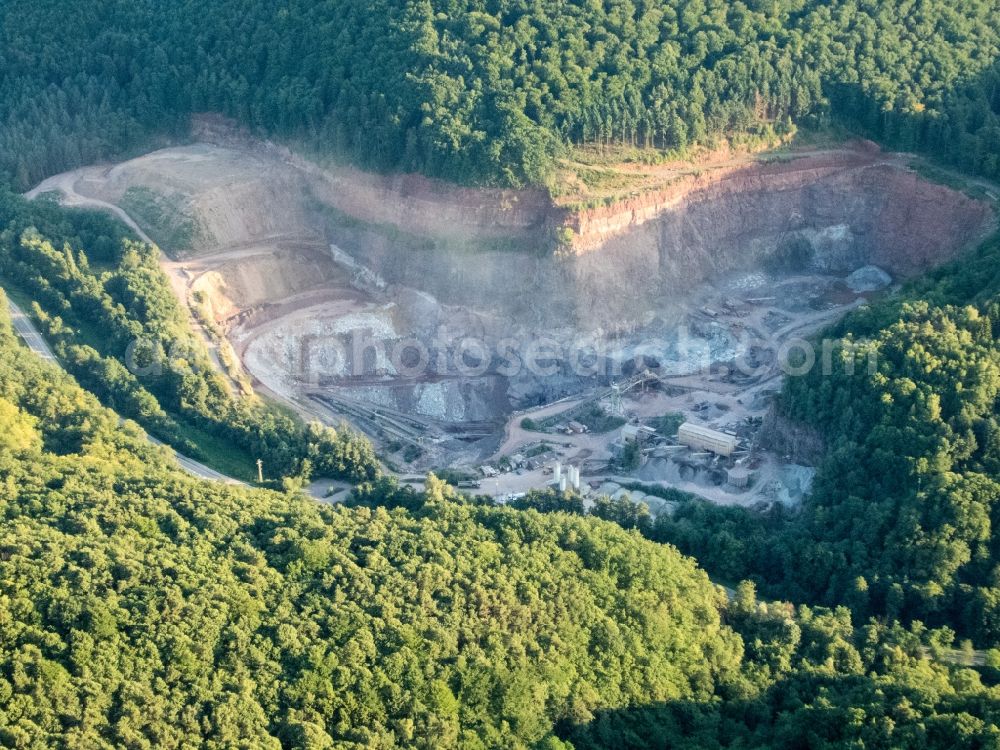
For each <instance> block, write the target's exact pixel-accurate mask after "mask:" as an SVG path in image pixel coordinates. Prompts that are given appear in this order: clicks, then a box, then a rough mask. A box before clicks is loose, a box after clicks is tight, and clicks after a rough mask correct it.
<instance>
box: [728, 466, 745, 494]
mask: <svg viewBox="0 0 1000 750" xmlns="http://www.w3.org/2000/svg"><path fill="white" fill-rule="evenodd" d="M750 477H751V472H750V470H749V469H747V468H745V467H743V466H734V467H733V468H732V469H730V470H729V471H728V472H727V473H726V480H727V481H728V482H729V484H730V485H731V486H733V487H735V488H736V489H740V490H744V489H746V488H747V487H749V486H750Z"/></svg>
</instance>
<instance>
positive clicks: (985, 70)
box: [0, 0, 1000, 188]
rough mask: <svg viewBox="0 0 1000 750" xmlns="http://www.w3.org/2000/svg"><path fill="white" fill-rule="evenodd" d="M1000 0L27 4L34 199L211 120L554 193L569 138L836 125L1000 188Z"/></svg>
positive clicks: (9, 149)
mask: <svg viewBox="0 0 1000 750" xmlns="http://www.w3.org/2000/svg"><path fill="white" fill-rule="evenodd" d="M998 15H1000V6H998V4H997V2H996V0H900V1H896V2H880V1H877V0H832V1H831V0H746V1H745V2H741V1H733V0H667V2H647V1H646V0H609V1H608V2H567V1H566V0H539V1H537V2H524V1H523V0H519V1H513V2H506V1H504V2H483V1H482V0H476V1H475V2H457V1H455V0H452V1H451V2H431V0H409V1H408V2H400V3H394V2H386V1H385V0H374V2H363V3H357V2H350V1H349V0H341V1H339V2H331V1H329V0H324V1H321V2H314V1H313V0H258V1H257V2H253V3H245V2H232V0H211V1H209V0H115V1H113V2H101V3H83V2H77V1H76V0H73V1H72V2H65V0H11V2H7V3H5V4H4V6H3V7H2V8H0V171H5V172H7V173H8V175H9V179H10V180H12V181H13V182H14V184H15V185H16V186H18V187H20V188H26V187H27V186H29V185H30V184H33V183H34V182H36V181H38V180H39V179H40V178H41V177H42V176H47V175H50V174H54V173H56V172H60V171H63V170H65V169H67V168H69V167H73V166H77V165H80V164H83V163H92V162H94V161H97V160H100V159H102V158H106V157H108V156H111V155H115V154H121V153H123V152H128V151H129V150H131V149H136V148H139V147H140V146H147V145H149V144H150V143H152V142H155V141H156V139H157V138H158V137H163V136H174V135H178V134H180V133H182V132H184V131H185V129H186V126H187V121H188V117H189V115H190V114H191V113H193V112H222V113H224V114H226V115H228V116H230V117H232V118H234V119H236V120H237V121H239V122H241V123H243V124H245V125H246V126H248V127H250V128H252V129H253V130H255V131H257V132H259V133H262V134H267V135H273V136H277V137H280V138H282V139H284V140H286V141H294V142H299V143H302V144H303V145H305V146H307V147H309V148H312V149H315V150H317V151H319V152H321V153H326V154H331V155H334V156H337V157H340V158H344V159H348V160H351V161H353V162H355V163H357V164H359V165H361V166H364V167H368V168H376V169H384V170H396V171H418V172H423V173H425V174H428V175H433V176H439V177H445V178H448V179H452V180H456V181H459V182H464V183H483V184H500V185H519V184H524V183H539V182H544V181H545V179H546V177H547V176H548V175H549V174H550V172H551V170H552V168H553V166H554V164H555V160H556V158H557V157H558V156H559V155H560V154H561V153H563V152H564V151H565V149H566V148H567V146H568V145H570V144H580V143H617V144H629V145H639V146H645V145H650V146H656V147H659V148H667V149H678V150H683V149H685V148H686V147H688V146H689V145H691V144H693V143H710V142H711V141H712V140H713V139H714V138H716V137H719V136H722V135H726V134H732V133H734V132H735V133H739V132H746V133H754V132H761V131H764V130H768V129H770V130H771V131H776V132H782V131H784V130H786V129H787V128H788V127H789V125H790V124H792V123H794V124H804V125H812V126H815V127H824V126H827V125H830V124H839V125H841V126H845V127H847V128H850V129H851V130H853V131H855V132H857V133H859V134H864V135H867V136H869V137H872V138H875V139H877V140H879V141H881V142H883V143H885V144H887V145H889V146H890V147H892V148H894V149H897V150H905V151H912V150H918V151H923V152H926V153H929V154H932V155H934V156H936V157H939V158H941V159H943V160H945V161H948V162H951V163H952V164H954V165H957V166H959V167H961V168H962V169H964V170H967V171H971V172H976V173H980V174H983V175H988V176H993V177H996V176H998V175H1000V160H998V159H1000V157H998V155H997V154H998V153H1000V114H998V113H1000V85H998V84H1000V67H998V65H997V60H998V52H1000V24H998V23H997V17H998Z"/></svg>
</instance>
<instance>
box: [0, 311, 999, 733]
mask: <svg viewBox="0 0 1000 750" xmlns="http://www.w3.org/2000/svg"><path fill="white" fill-rule="evenodd" d="M0 297H2V295H0ZM3 301H4V300H3V299H2V298H0V302H3ZM5 309H6V306H5V305H0V310H5ZM5 317H6V315H5V313H2V312H0V486H2V487H3V493H2V494H0V745H2V746H4V747H9V748H18V749H20V748H26V749H32V750H33V749H35V748H38V749H39V750H41V749H45V750H48V749H49V748H80V747H87V748H91V747H93V748H101V747H108V748H110V747H134V748H154V747H155V748H172V747H192V746H203V747H215V748H223V747H236V746H238V747H244V748H275V749H277V748H280V747H285V748H333V747H337V748H350V747H356V748H361V747H376V748H390V747H398V746H406V747H418V748H428V750H430V749H431V748H434V749H437V748H477V747H481V748H486V747H507V748H527V747H543V748H549V749H550V750H556V749H558V748H562V749H563V750H565V749H566V748H570V747H578V748H590V747H618V748H642V747H663V746H665V745H669V746H671V747H692V748H693V747H698V748H711V747H736V746H739V747H761V748H763V747H775V746H785V747H803V746H806V745H805V743H809V746H813V747H820V746H823V747H845V748H846V747H859V746H860V745H859V744H858V743H859V742H862V741H863V742H865V743H870V744H866V745H865V746H872V747H875V746H878V747H893V748H926V747H940V748H955V747H968V748H973V747H986V746H989V745H990V744H991V743H994V742H995V741H996V736H997V729H996V725H997V723H998V722H1000V717H998V716H997V706H998V705H1000V703H998V701H997V698H998V695H997V691H998V688H994V687H990V686H989V684H990V683H991V682H992V681H993V680H994V679H995V678H996V677H998V676H1000V673H995V672H994V671H993V670H992V669H986V670H984V671H983V673H982V675H980V674H979V673H977V672H976V671H974V670H970V669H968V668H964V667H961V666H951V665H950V664H948V663H947V660H946V659H944V658H943V657H944V656H945V655H946V653H947V652H946V648H947V646H948V645H949V643H950V640H951V634H950V633H949V632H948V631H947V630H942V631H928V630H926V629H924V628H921V627H914V628H911V629H908V630H904V629H902V628H900V627H899V626H896V625H891V626H887V625H884V624H877V623H875V622H872V623H870V624H867V625H865V626H864V627H860V628H858V627H855V626H854V625H852V622H851V618H850V615H849V613H848V612H847V610H846V609H839V610H823V609H815V610H812V609H807V608H798V609H795V608H792V607H791V606H789V605H779V604H768V603H764V602H758V601H757V600H756V597H755V594H754V591H753V588H752V586H750V585H748V584H747V585H743V586H741V587H740V589H739V590H738V591H737V593H736V595H735V596H734V598H733V600H732V601H731V602H730V601H727V598H726V597H725V595H724V594H723V593H722V592H721V590H720V589H718V588H717V587H715V586H713V585H712V584H711V583H710V582H709V580H708V578H707V576H706V575H705V574H704V572H702V571H700V570H698V569H697V568H696V567H695V564H694V562H693V561H692V560H690V559H688V558H684V557H682V556H681V555H680V554H679V553H678V552H677V551H676V550H675V549H674V548H672V547H670V546H667V545H658V544H654V543H652V542H650V541H647V540H645V539H643V538H642V537H641V536H640V535H639V534H637V533H635V532H627V531H625V530H622V529H620V528H619V527H618V526H616V525H614V524H611V523H608V522H605V521H601V520H597V519H590V518H583V517H579V516H577V515H574V514H571V513H564V512H557V513H549V514H541V513H538V512H537V511H534V510H525V511H522V510H516V509H510V508H496V507H491V506H487V505H478V504H475V503H471V502H469V501H466V500H464V499H463V498H461V497H460V496H459V495H457V494H455V493H454V492H453V491H452V490H451V489H450V488H448V487H447V486H446V485H444V484H443V483H441V482H439V481H437V480H435V479H433V477H432V478H429V479H428V486H427V490H426V491H425V492H422V493H419V494H418V493H414V492H413V491H412V490H402V489H400V488H398V487H395V486H394V485H393V483H392V482H391V481H388V480H377V482H376V483H374V484H370V485H363V486H362V487H361V488H360V489H359V493H358V500H357V501H356V503H355V504H354V507H343V506H341V507H331V506H326V505H323V504H320V503H316V502H314V501H312V500H308V499H306V498H302V497H297V496H296V495H294V494H279V493H277V492H272V491H268V490H249V489H243V488H239V487H228V486H224V485H219V484H213V483H208V482H201V481H197V480H194V479H192V478H190V477H188V476H187V475H185V474H183V473H182V472H181V471H180V470H179V469H177V468H172V467H171V466H170V464H169V462H168V460H167V458H166V456H165V455H163V454H161V452H160V451H161V450H162V449H159V448H155V447H153V446H151V445H149V444H148V443H147V442H146V441H145V440H144V439H143V437H142V434H141V433H140V431H139V430H138V429H137V428H136V427H135V425H134V423H131V422H128V423H125V425H124V426H122V425H121V424H120V422H119V418H118V416H117V415H116V414H115V413H114V412H111V411H110V410H107V409H105V408H103V407H101V406H100V404H99V403H98V402H97V400H96V399H95V398H94V397H93V396H92V395H90V394H88V393H86V392H85V391H83V390H82V389H81V388H80V387H79V386H78V385H76V383H75V382H74V381H73V380H72V378H71V377H70V376H69V375H67V374H64V373H63V372H61V371H60V370H58V369H56V368H55V367H54V366H52V365H49V364H47V363H44V362H42V361H41V360H40V359H38V358H37V357H35V355H34V354H32V353H30V352H29V351H28V350H27V349H26V348H25V347H23V346H22V345H21V344H20V342H19V340H18V339H17V337H16V336H15V335H14V334H13V332H12V330H11V327H10V323H9V320H7V319H5ZM366 501H371V502H378V503H379V504H380V505H381V506H382V507H366V505H365V503H366ZM407 506H409V507H407ZM984 678H985V679H986V682H984Z"/></svg>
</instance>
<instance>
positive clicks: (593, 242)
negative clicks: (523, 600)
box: [34, 132, 993, 468]
mask: <svg viewBox="0 0 1000 750" xmlns="http://www.w3.org/2000/svg"><path fill="white" fill-rule="evenodd" d="M201 136H202V138H203V139H204V140H203V142H198V143H195V144H193V145H188V146H181V147H175V148H169V149H165V150H162V151H158V152H154V153H152V154H148V155H146V156H143V157H140V158H137V159H134V160H132V161H129V162H125V163H123V164H119V165H116V166H114V167H110V168H99V167H93V168H86V169H82V170H77V171H76V172H72V173H67V174H66V175H60V176H58V177H55V178H51V179H50V180H47V181H46V183H43V185H41V186H40V187H39V188H38V189H36V191H34V192H35V193H40V192H46V191H49V190H60V191H61V192H62V193H63V194H64V196H65V197H64V200H65V201H66V202H67V203H70V204H74V203H75V204H78V205H86V204H88V203H89V204H91V205H96V204H100V203H107V204H114V205H116V206H120V207H122V208H123V209H124V210H125V211H126V212H127V213H128V214H129V216H131V217H132V218H133V219H135V221H136V222H137V223H138V224H139V225H140V226H141V227H142V228H143V229H145V230H146V232H148V234H149V235H150V236H151V238H152V239H153V240H154V241H156V242H157V243H158V244H160V245H161V247H162V248H163V249H164V251H165V252H166V253H167V254H168V256H169V260H165V262H164V265H165V268H166V270H167V271H168V272H169V274H170V275H171V277H172V280H173V285H174V289H175V291H176V292H177V293H178V294H180V295H183V297H184V298H185V301H186V302H187V303H188V304H189V305H190V306H191V307H192V308H193V309H200V310H201V311H202V312H203V314H206V315H208V316H210V317H211V318H212V319H213V320H214V322H215V323H216V324H217V325H218V326H219V328H220V330H221V331H222V332H223V333H224V335H225V337H226V338H227V339H228V341H229V342H231V344H232V346H233V347H234V349H235V351H236V353H237V354H238V356H239V358H240V360H241V361H242V363H243V366H244V367H245V368H246V370H247V372H248V373H249V374H250V375H251V376H252V379H253V381H254V384H255V386H256V387H257V388H259V389H261V390H262V391H264V392H265V393H270V394H271V395H273V396H275V397H277V398H279V399H281V400H284V401H285V402H287V403H290V404H292V405H294V406H295V408H296V409H298V410H299V411H300V412H302V413H304V414H309V415H313V416H318V417H320V418H322V419H324V420H326V421H331V422H336V421H339V420H342V419H346V420H348V421H350V422H351V423H353V424H354V425H355V426H357V427H358V428H360V429H361V430H363V431H365V432H367V433H369V434H370V435H372V436H373V437H374V438H376V440H378V441H383V442H385V441H391V442H400V441H401V442H403V443H412V444H414V445H419V446H421V448H422V449H423V457H422V458H421V459H419V460H417V461H416V463H415V464H414V468H419V466H420V465H421V463H422V462H423V463H426V464H427V465H432V464H434V463H437V464H438V465H440V463H441V461H442V460H445V459H446V460H448V461H450V462H457V461H461V460H468V461H476V460H479V458H481V457H484V456H488V455H491V454H493V453H494V452H495V451H496V450H497V448H498V446H499V444H500V442H501V441H502V439H503V436H504V425H505V424H507V422H508V420H509V419H510V417H511V415H512V414H514V413H515V412H518V411H520V410H525V409H529V408H532V407H537V406H539V405H543V404H547V403H550V402H552V401H555V400H558V399H561V398H564V397H570V396H574V395H578V394H583V393H586V392H590V391H593V390H594V389H600V388H604V387H607V386H608V385H609V384H610V383H613V382H624V381H628V379H629V378H630V377H631V376H632V375H634V374H635V373H636V372H637V371H640V370H644V369H649V370H651V371H653V372H655V373H656V374H657V375H658V376H660V377H661V378H662V380H661V383H662V384H663V385H664V386H665V387H669V386H671V385H672V384H675V385H678V386H685V385H687V386H689V385H690V383H691V380H690V379H691V378H692V377H694V378H699V379H701V380H704V379H706V378H708V379H716V380H717V379H719V378H720V377H723V379H725V375H723V376H720V375H719V374H718V372H717V371H716V370H715V369H712V370H711V371H709V369H710V368H709V367H708V366H709V365H712V366H717V365H720V364H724V363H731V362H732V361H733V360H734V359H737V358H742V359H748V360H750V361H752V362H753V364H754V373H753V374H751V375H741V374H738V373H736V374H729V375H728V379H729V381H730V383H732V384H734V387H735V386H738V387H739V388H741V389H743V390H742V391H741V393H743V394H744V400H746V401H747V402H748V403H749V402H751V401H753V400H754V399H756V398H758V397H761V396H762V394H764V393H766V392H767V390H768V389H771V390H773V389H774V388H776V379H777V382H780V373H779V372H778V370H777V368H776V366H775V362H774V350H776V349H777V348H780V346H781V344H782V343H783V342H784V341H787V340H789V339H792V338H795V337H798V336H803V335H807V334H809V333H812V332H814V331H816V330H818V329H819V328H821V327H823V326H824V325H827V324H829V323H830V322H832V321H834V320H836V319H837V318H838V317H839V316H840V315H842V314H843V313H844V312H845V311H846V310H847V309H849V308H850V307H852V306H854V305H856V304H859V303H861V302H863V301H864V300H865V298H866V296H867V294H868V293H869V292H870V291H872V289H868V288H866V287H865V285H864V284H861V285H860V286H859V285H858V284H857V283H852V285H853V286H854V287H855V290H856V291H855V290H852V288H851V287H850V286H849V285H848V284H847V278H848V277H849V276H850V275H851V274H854V273H855V272H857V271H858V270H859V269H866V270H865V271H863V272H862V274H861V276H864V275H865V273H867V274H868V277H869V278H870V277H871V276H872V274H874V275H875V277H876V280H877V279H878V278H879V277H878V271H877V269H881V270H882V271H884V272H886V273H887V274H888V275H889V276H891V278H892V280H893V281H901V280H904V279H906V278H909V277H911V276H913V275H915V274H918V273H920V272H922V271H924V270H926V269H928V268H930V267H932V266H934V265H937V264H940V263H942V262H944V261H946V260H948V259H950V258H952V257H954V256H955V254H956V253H958V252H959V251H960V250H961V249H963V248H964V247H966V246H967V245H968V244H969V243H971V242H973V241H974V240H976V239H977V238H979V237H981V236H982V234H983V233H984V232H985V231H986V230H987V229H988V228H989V227H990V226H991V225H992V223H993V215H992V212H991V209H990V208H989V206H988V204H987V203H985V202H980V201H977V200H975V199H973V198H971V197H969V196H967V195H965V194H963V193H962V192H959V191H956V190H952V189H949V188H947V187H944V186H941V185H938V184H934V183H931V182H928V181H926V180H923V179H922V178H921V177H919V176H918V175H917V174H916V173H915V172H914V171H912V170H911V169H910V168H909V167H908V165H907V162H906V160H905V159H904V158H902V157H897V156H893V155H886V154H882V153H880V152H878V151H877V149H874V148H870V147H866V146H863V145H859V146H855V147H845V148H843V149H838V150H829V151H815V152H803V153H801V154H794V153H793V154H792V156H791V157H789V158H785V159H782V160H776V161H773V162H763V163H761V162H754V161H752V160H748V161H746V162H743V163H726V164H723V165H720V166H718V167H717V168H714V169H709V170H705V171H704V172H691V173H686V174H681V175H678V177H677V179H674V180H671V181H669V182H668V183H667V184H665V186H663V187H662V188H660V189H657V190H652V191H648V192H644V193H642V194H639V195H630V196H626V197H624V198H622V199H621V200H618V201H611V202H609V203H608V204H606V205H601V206H598V207H594V208H570V207H568V206H560V205H558V204H557V203H555V202H553V201H552V200H551V199H550V198H549V197H548V195H547V194H545V193H544V192H542V191H538V190H500V189H473V188H461V187H456V186H451V185H447V184H444V183H441V182H437V181H432V180H428V179H426V178H423V177H418V176H414V175H406V176H395V177H392V176H377V175H371V174H367V173H362V172H359V171H357V170H354V169H351V168H343V167H335V168H325V167H324V168H320V167H318V166H316V165H315V164H312V163H309V162H307V161H305V160H304V159H301V158H299V157H297V156H295V155H293V154H292V153H291V152H289V151H287V150H285V149H282V148H278V147H275V146H273V145H271V144H264V143H255V142H250V141H248V140H246V139H238V138H228V137H220V136H219V134H218V133H212V132H207V133H206V132H203V133H202V134H201ZM567 227H568V228H571V229H572V230H573V233H572V235H571V241H569V242H566V241H564V242H563V243H562V244H561V245H559V246H558V247H556V245H555V243H554V242H553V238H554V237H557V236H562V237H563V238H564V239H565V237H567V236H569V235H567V233H566V232H565V228H567ZM869 266H875V267H877V269H875V270H873V269H868V268H867V267H869ZM854 278H855V280H856V279H857V276H855V277H854ZM882 286H884V281H883V282H881V283H875V284H874V285H873V287H882ZM735 369H736V368H727V371H728V370H735ZM725 372H726V371H724V373H725Z"/></svg>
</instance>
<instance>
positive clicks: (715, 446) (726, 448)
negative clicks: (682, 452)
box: [677, 422, 736, 457]
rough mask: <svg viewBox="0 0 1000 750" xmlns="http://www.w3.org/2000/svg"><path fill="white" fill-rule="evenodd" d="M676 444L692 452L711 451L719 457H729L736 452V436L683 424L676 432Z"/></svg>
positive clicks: (689, 423)
mask: <svg viewBox="0 0 1000 750" xmlns="http://www.w3.org/2000/svg"><path fill="white" fill-rule="evenodd" d="M677 442H679V443H681V444H682V445H686V446H687V447H689V448H692V449H694V450H701V451H711V452H712V453H715V454H717V455H719V456H727V457H728V456H731V455H733V451H735V450H736V436H735V435H728V434H726V433H725V432H719V431H718V430H712V429H709V428H708V427H702V426H701V425H697V424H692V423H691V422H685V423H684V424H682V425H681V426H680V427H679V428H678V430H677Z"/></svg>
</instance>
